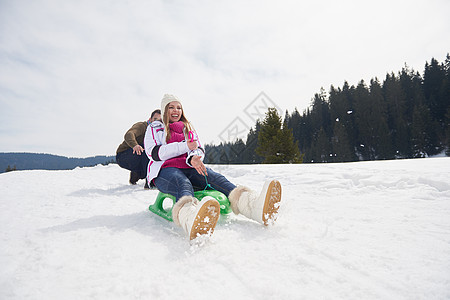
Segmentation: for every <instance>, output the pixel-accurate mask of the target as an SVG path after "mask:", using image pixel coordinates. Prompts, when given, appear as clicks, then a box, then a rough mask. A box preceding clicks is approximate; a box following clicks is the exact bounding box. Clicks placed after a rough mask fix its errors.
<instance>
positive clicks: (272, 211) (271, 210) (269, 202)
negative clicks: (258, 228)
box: [262, 180, 281, 226]
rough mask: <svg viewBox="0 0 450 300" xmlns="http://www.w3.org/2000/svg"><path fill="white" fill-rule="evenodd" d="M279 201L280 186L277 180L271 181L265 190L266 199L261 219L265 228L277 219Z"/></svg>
mask: <svg viewBox="0 0 450 300" xmlns="http://www.w3.org/2000/svg"><path fill="white" fill-rule="evenodd" d="M280 201H281V184H280V182H279V181H278V180H272V181H271V182H270V183H269V188H268V189H267V193H266V199H265V202H264V209H263V216H262V219H263V223H264V225H265V226H268V225H269V224H270V223H273V222H274V221H275V220H276V219H277V216H278V209H279V208H280V204H279V203H280Z"/></svg>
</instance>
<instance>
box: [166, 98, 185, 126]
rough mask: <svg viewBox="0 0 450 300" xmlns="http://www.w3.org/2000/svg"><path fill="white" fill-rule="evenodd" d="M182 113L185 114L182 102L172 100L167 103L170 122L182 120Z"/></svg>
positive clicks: (167, 116)
mask: <svg viewBox="0 0 450 300" xmlns="http://www.w3.org/2000/svg"><path fill="white" fill-rule="evenodd" d="M182 115H183V108H182V107H181V103H180V102H178V101H172V102H170V103H169V104H167V108H166V118H167V119H168V120H169V123H174V122H178V121H180V120H181V116H182Z"/></svg>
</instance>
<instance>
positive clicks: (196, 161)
mask: <svg viewBox="0 0 450 300" xmlns="http://www.w3.org/2000/svg"><path fill="white" fill-rule="evenodd" d="M191 165H192V166H193V167H194V168H195V169H196V170H197V172H198V174H200V175H203V176H206V175H208V172H206V167H205V165H204V164H203V162H202V160H201V159H200V156H198V155H194V156H192V158H191Z"/></svg>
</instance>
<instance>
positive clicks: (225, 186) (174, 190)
mask: <svg viewBox="0 0 450 300" xmlns="http://www.w3.org/2000/svg"><path fill="white" fill-rule="evenodd" d="M206 170H207V172H208V176H207V179H208V183H209V184H210V185H211V186H212V187H213V188H214V189H215V190H217V191H219V192H222V193H224V194H225V196H227V197H228V195H229V194H230V192H231V191H232V190H233V189H234V188H235V187H236V186H235V185H234V184H232V183H231V182H229V181H228V179H226V178H225V176H223V175H221V174H219V173H217V172H214V171H213V170H211V169H210V168H206ZM154 183H155V185H156V187H157V188H158V190H160V191H161V192H163V193H166V194H171V195H173V196H175V198H176V201H178V200H179V199H180V198H181V197H183V196H194V191H197V190H203V189H205V187H206V180H205V176H203V175H200V174H198V172H197V170H195V169H192V168H190V169H178V168H162V169H161V170H160V171H159V174H158V177H156V178H155V179H154Z"/></svg>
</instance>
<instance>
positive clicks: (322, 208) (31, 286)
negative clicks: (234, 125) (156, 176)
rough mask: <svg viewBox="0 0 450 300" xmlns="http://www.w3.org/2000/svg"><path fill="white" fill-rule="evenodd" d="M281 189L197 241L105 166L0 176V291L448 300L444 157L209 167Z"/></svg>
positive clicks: (447, 164) (148, 194)
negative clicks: (267, 213)
mask: <svg viewBox="0 0 450 300" xmlns="http://www.w3.org/2000/svg"><path fill="white" fill-rule="evenodd" d="M213 168H214V169H216V170H218V171H220V172H222V173H223V174H224V175H225V176H227V177H228V178H229V179H230V180H231V181H233V182H234V183H236V184H244V185H248V186H250V187H252V188H257V189H259V188H260V187H261V186H262V183H263V181H264V180H265V179H266V178H271V177H274V178H278V179H279V180H280V181H281V183H282V185H283V200H282V204H283V206H282V208H281V209H280V217H279V220H278V222H277V223H276V224H275V226H273V227H270V228H263V227H262V226H261V225H259V224H257V223H256V222H253V221H249V220H247V219H245V218H244V217H241V216H234V215H232V216H229V217H228V218H227V219H226V218H224V219H221V220H220V222H219V224H218V226H217V228H216V231H215V233H214V235H213V236H212V237H211V239H210V240H209V241H207V242H206V244H204V245H200V246H199V245H190V244H189V242H188V239H187V238H186V237H185V236H184V234H183V232H182V231H181V229H180V228H177V227H175V226H174V224H173V223H168V222H167V221H165V220H164V219H161V218H159V217H157V216H156V215H153V214H151V213H150V212H149V211H148V209H147V208H148V205H149V204H151V203H152V202H153V200H154V198H155V196H156V193H157V192H156V191H149V190H144V189H143V181H140V182H139V184H138V185H137V186H131V185H128V184H127V180H128V172H127V171H126V170H123V169H120V168H119V167H118V166H117V165H109V166H97V167H93V168H82V169H75V170H71V171H16V172H11V173H5V174H0V199H1V200H0V265H1V268H0V299H450V158H428V159H417V160H398V161H377V162H359V163H346V164H314V165H306V164H303V165H247V166H213Z"/></svg>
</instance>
